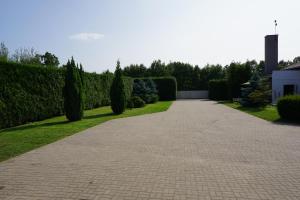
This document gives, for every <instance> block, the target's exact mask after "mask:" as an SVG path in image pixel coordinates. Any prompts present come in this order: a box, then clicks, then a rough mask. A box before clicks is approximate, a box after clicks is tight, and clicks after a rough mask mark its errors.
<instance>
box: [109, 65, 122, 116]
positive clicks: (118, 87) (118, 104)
mask: <svg viewBox="0 0 300 200" xmlns="http://www.w3.org/2000/svg"><path fill="white" fill-rule="evenodd" d="M110 101H111V109H112V110H113V112H114V113H115V114H121V113H123V112H124V110H125V107H126V96H125V89H124V83H123V79H122V71H121V67H120V61H118V62H117V67H116V71H115V75H114V80H113V83H112V85H111V88H110Z"/></svg>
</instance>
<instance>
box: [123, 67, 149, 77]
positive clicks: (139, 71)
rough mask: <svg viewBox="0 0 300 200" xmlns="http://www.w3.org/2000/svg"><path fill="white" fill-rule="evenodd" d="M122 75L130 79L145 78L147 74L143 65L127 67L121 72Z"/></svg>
mask: <svg viewBox="0 0 300 200" xmlns="http://www.w3.org/2000/svg"><path fill="white" fill-rule="evenodd" d="M123 74H124V75H125V76H130V77H146V76H148V74H147V68H146V67H145V66H144V65H143V64H140V65H129V66H128V67H125V68H124V70H123Z"/></svg>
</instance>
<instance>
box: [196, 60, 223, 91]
mask: <svg viewBox="0 0 300 200" xmlns="http://www.w3.org/2000/svg"><path fill="white" fill-rule="evenodd" d="M224 78H225V72H224V69H223V67H222V66H221V65H206V66H205V67H203V68H202V69H200V80H199V82H200V83H199V87H200V89H204V90H207V89H208V83H209V81H210V80H216V79H224Z"/></svg>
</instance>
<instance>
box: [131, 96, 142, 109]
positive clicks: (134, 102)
mask: <svg viewBox="0 0 300 200" xmlns="http://www.w3.org/2000/svg"><path fill="white" fill-rule="evenodd" d="M130 100H131V103H132V106H133V108H141V107H144V106H145V101H144V100H143V99H142V98H140V97H139V96H133V97H131V99H130Z"/></svg>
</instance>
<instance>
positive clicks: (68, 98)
mask: <svg viewBox="0 0 300 200" xmlns="http://www.w3.org/2000/svg"><path fill="white" fill-rule="evenodd" d="M64 105H65V112H66V117H67V119H68V120H69V121H77V120H81V119H82V117H83V107H84V102H83V88H82V82H81V78H80V74H79V69H78V68H77V67H76V64H75V61H74V59H73V57H72V59H71V61H68V63H67V65H66V77H65V87H64Z"/></svg>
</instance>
